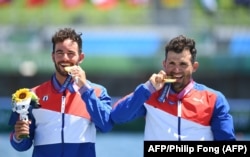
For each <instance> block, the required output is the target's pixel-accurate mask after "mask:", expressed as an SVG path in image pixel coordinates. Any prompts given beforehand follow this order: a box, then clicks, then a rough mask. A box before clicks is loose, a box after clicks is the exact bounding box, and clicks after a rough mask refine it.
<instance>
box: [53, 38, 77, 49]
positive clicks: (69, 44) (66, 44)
mask: <svg viewBox="0 0 250 157" xmlns="http://www.w3.org/2000/svg"><path fill="white" fill-rule="evenodd" d="M61 47H66V48H78V45H77V42H75V41H73V40H71V39H66V40H64V41H62V42H58V43H56V48H61Z"/></svg>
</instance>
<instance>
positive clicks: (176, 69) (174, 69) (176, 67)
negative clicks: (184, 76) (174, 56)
mask: <svg viewBox="0 0 250 157" xmlns="http://www.w3.org/2000/svg"><path fill="white" fill-rule="evenodd" d="M173 71H174V72H175V73H178V72H180V67H179V66H177V65H176V66H175V67H174V68H173Z"/></svg>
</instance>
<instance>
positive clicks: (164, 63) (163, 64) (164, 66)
mask: <svg viewBox="0 0 250 157" xmlns="http://www.w3.org/2000/svg"><path fill="white" fill-rule="evenodd" d="M162 66H163V68H166V59H164V60H163V61H162Z"/></svg>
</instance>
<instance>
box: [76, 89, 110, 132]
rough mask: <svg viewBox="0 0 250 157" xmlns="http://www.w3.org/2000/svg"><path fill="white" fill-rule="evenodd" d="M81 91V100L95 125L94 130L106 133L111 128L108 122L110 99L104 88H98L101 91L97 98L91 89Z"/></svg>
mask: <svg viewBox="0 0 250 157" xmlns="http://www.w3.org/2000/svg"><path fill="white" fill-rule="evenodd" d="M84 88H85V89H81V90H82V91H81V92H80V93H82V99H83V100H84V101H85V103H86V107H87V110H88V112H89V114H90V116H91V120H92V121H93V122H94V123H95V125H96V128H97V129H98V130H99V131H101V132H108V131H110V130H111V129H112V128H113V123H112V121H111V120H110V112H111V109H112V107H111V97H110V96H109V95H108V93H107V90H106V88H104V87H103V86H98V88H100V89H101V94H100V96H99V97H97V96H96V94H95V92H94V89H93V88H86V87H84Z"/></svg>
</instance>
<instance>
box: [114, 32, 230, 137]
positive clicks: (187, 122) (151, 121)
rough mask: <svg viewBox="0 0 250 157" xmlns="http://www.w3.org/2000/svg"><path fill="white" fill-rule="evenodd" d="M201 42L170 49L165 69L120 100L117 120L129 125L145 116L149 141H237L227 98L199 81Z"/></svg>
mask: <svg viewBox="0 0 250 157" xmlns="http://www.w3.org/2000/svg"><path fill="white" fill-rule="evenodd" d="M196 53H197V50H196V48H195V41H194V40H193V39H190V38H187V37H185V36H183V35H180V36H177V37H175V38H173V39H172V40H170V42H169V43H168V44H167V45H166V47H165V58H164V60H163V62H162V65H163V70H161V71H160V72H159V73H155V74H152V76H151V77H150V78H149V80H148V81H147V82H145V83H143V84H141V85H139V86H138V87H137V88H136V89H135V91H134V92H133V93H131V94H129V95H127V96H125V97H124V98H122V99H120V100H119V101H118V102H117V103H116V104H115V108H114V110H113V111H112V112H111V118H112V120H113V121H114V122H115V123H125V122H128V121H131V120H133V119H136V118H138V117H145V123H146V124H145V129H144V140H145V141H164V140H165V141H171V140H172V141H183V140H184V141H188V140H197V141H200V140H201V141H204V140H205V141H211V140H217V141H221V140H235V134H234V126H233V118H232V116H231V115H230V113H229V110H230V107H229V104H228V101H227V100H226V98H225V96H224V95H223V94H222V93H221V92H219V91H216V90H214V89H211V88H209V87H207V86H205V85H203V84H200V83H197V82H195V81H194V80H193V77H192V74H193V73H194V72H195V71H196V70H197V69H198V67H199V63H198V61H196Z"/></svg>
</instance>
